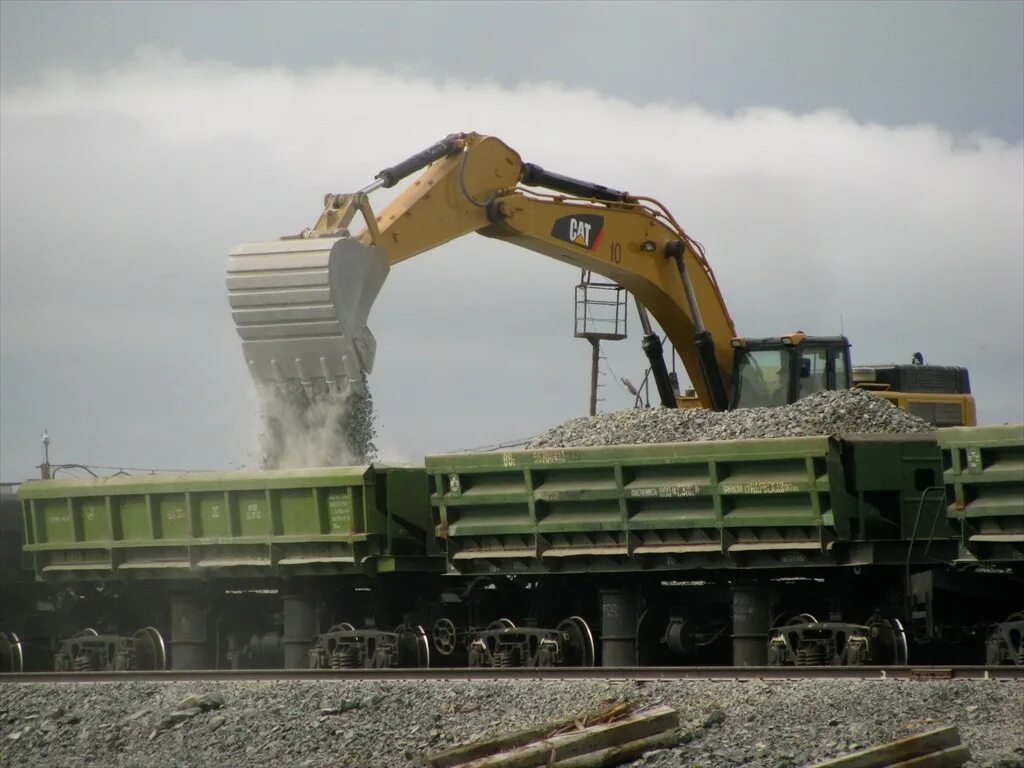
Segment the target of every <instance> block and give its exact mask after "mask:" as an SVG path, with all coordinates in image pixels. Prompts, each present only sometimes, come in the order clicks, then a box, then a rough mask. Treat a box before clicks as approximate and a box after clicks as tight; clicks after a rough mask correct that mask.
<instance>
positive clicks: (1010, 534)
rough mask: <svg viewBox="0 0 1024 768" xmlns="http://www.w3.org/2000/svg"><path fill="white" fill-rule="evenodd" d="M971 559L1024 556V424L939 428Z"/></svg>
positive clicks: (951, 496)
mask: <svg viewBox="0 0 1024 768" xmlns="http://www.w3.org/2000/svg"><path fill="white" fill-rule="evenodd" d="M938 439H939V444H940V445H941V447H942V454H943V465H944V470H945V471H944V477H945V483H946V487H947V490H948V494H947V495H948V500H949V515H950V519H951V520H952V521H953V524H954V527H955V529H956V530H957V531H958V532H959V535H960V540H961V543H962V544H963V547H964V550H965V551H964V553H963V556H964V558H965V559H977V560H983V561H986V562H1008V563H1014V562H1016V563H1020V562H1022V561H1024V424H1009V425H1004V426H997V427H950V428H947V429H940V430H939V431H938Z"/></svg>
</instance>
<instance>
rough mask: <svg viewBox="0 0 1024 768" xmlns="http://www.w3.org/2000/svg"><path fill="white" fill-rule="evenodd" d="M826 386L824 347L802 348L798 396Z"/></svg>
mask: <svg viewBox="0 0 1024 768" xmlns="http://www.w3.org/2000/svg"><path fill="white" fill-rule="evenodd" d="M827 388H828V354H827V352H826V350H824V349H807V350H804V353H803V355H801V358H800V393H799V395H797V397H798V398H800V397H807V396H808V395H813V394H814V393H815V392H820V391H821V390H823V389H827Z"/></svg>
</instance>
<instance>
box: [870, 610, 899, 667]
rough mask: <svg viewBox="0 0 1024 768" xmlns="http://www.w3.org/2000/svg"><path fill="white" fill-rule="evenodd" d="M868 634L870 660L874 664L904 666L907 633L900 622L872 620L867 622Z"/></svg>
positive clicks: (894, 619)
mask: <svg viewBox="0 0 1024 768" xmlns="http://www.w3.org/2000/svg"><path fill="white" fill-rule="evenodd" d="M867 626H868V634H869V636H870V638H871V660H872V662H873V663H875V664H891V665H893V666H897V667H903V666H906V665H907V663H908V654H907V633H906V631H905V630H904V629H903V624H902V622H901V621H900V620H899V619H897V618H891V619H874V620H869V622H868V625H867Z"/></svg>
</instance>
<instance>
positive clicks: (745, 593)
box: [732, 584, 768, 667]
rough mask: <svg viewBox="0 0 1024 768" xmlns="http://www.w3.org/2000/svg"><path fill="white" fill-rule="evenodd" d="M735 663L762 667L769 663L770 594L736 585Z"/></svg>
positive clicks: (733, 603)
mask: <svg viewBox="0 0 1024 768" xmlns="http://www.w3.org/2000/svg"><path fill="white" fill-rule="evenodd" d="M732 663H733V665H734V666H737V667H762V666H764V665H766V664H767V663H768V590H767V589H766V588H765V587H763V586H755V585H752V584H733V585H732Z"/></svg>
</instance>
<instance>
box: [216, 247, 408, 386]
mask: <svg viewBox="0 0 1024 768" xmlns="http://www.w3.org/2000/svg"><path fill="white" fill-rule="evenodd" d="M388 269H389V267H388V260H387V255H386V254H385V253H384V252H383V251H382V250H380V249H379V248H374V247H372V246H366V245H363V244H361V243H359V242H358V241H356V240H352V239H351V238H347V237H340V238H309V239H295V240H274V241H271V242H263V243H248V244H246V245H240V246H238V247H237V248H234V249H233V250H232V251H231V253H230V255H229V256H228V265H227V287H228V302H229V304H230V305H231V314H232V317H233V318H234V321H235V328H236V329H237V331H238V335H239V337H240V338H241V340H242V352H243V354H244V355H245V359H246V361H247V362H248V364H249V371H250V373H251V374H252V377H253V379H254V380H255V381H256V383H257V384H260V385H265V384H273V385H277V386H279V387H280V386H284V385H285V383H286V382H294V381H298V382H301V383H302V386H303V388H304V389H305V390H306V394H307V396H308V397H309V398H310V399H311V400H312V399H313V398H314V397H316V395H317V394H318V393H320V392H336V393H339V394H344V393H347V392H349V391H356V392H362V391H364V390H365V385H364V377H365V374H367V373H370V372H371V371H372V370H373V361H374V356H375V354H376V350H377V342H376V340H375V339H374V338H373V333H371V332H370V329H369V328H368V327H367V326H366V321H367V318H368V316H369V314H370V308H371V307H372V306H373V302H374V300H375V299H376V298H377V294H378V293H379V292H380V289H381V286H382V285H383V283H384V279H385V278H386V277H387V274H388Z"/></svg>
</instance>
